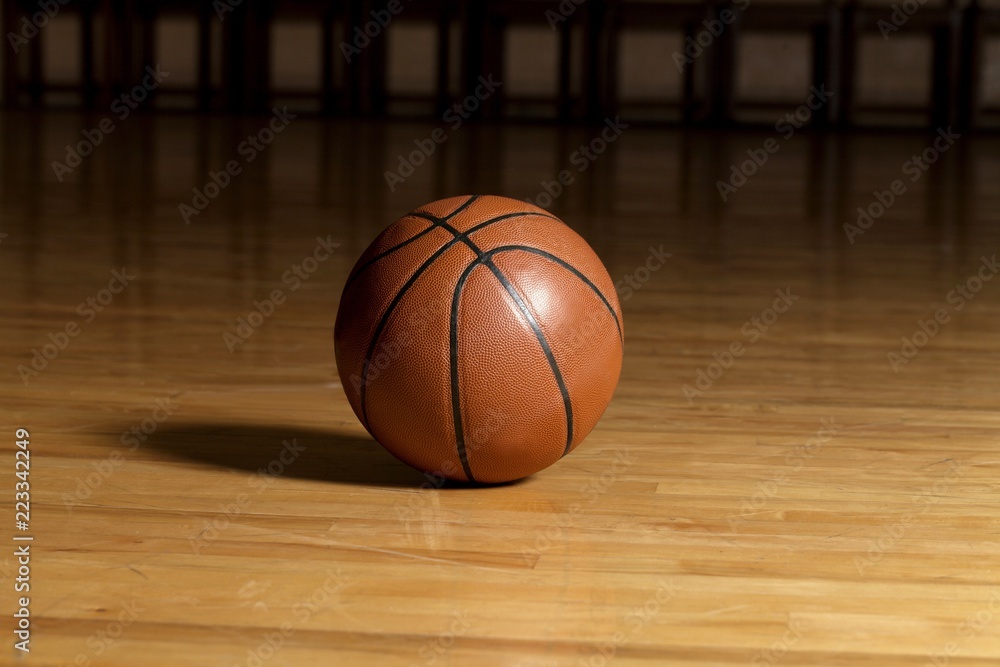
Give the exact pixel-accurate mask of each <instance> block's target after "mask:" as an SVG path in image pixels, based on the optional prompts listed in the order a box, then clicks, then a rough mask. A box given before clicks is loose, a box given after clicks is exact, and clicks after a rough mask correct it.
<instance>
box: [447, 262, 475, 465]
mask: <svg viewBox="0 0 1000 667" xmlns="http://www.w3.org/2000/svg"><path fill="white" fill-rule="evenodd" d="M481 257H482V255H480V256H479V257H477V258H476V259H474V260H472V262H471V263H470V264H469V265H468V266H467V267H465V270H464V271H463V272H462V275H461V276H459V278H458V283H457V284H456V285H455V293H454V294H453V295H452V297H451V321H450V323H449V339H448V340H449V346H450V355H449V359H450V361H449V363H450V371H451V414H452V419H453V420H454V423H455V446H456V448H457V449H458V460H459V461H461V462H462V470H464V471H465V476H466V477H467V478H468V480H469V481H470V482H475V481H476V478H475V477H473V475H472V467H471V466H470V465H469V453H468V452H467V451H466V449H465V429H464V428H463V427H462V399H461V395H460V393H459V392H460V389H459V384H458V306H459V303H460V300H461V296H462V289H464V288H465V281H466V280H467V279H468V277H469V274H470V273H472V270H473V269H474V268H476V267H477V266H479V265H480V258H481Z"/></svg>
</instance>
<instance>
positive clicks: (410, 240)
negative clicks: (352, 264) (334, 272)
mask: <svg viewBox="0 0 1000 667" xmlns="http://www.w3.org/2000/svg"><path fill="white" fill-rule="evenodd" d="M403 217H404V218H420V219H421V220H428V219H429V218H425V217H424V216H422V215H414V214H412V213H411V214H410V215H405V216H403ZM440 226H441V224H440V223H439V222H438V221H437V220H431V225H430V227H428V228H427V229H424V230H423V231H421V232H420V233H418V234H415V235H413V236H411V237H410V238H408V239H406V240H405V241H402V242H400V243H397V244H396V245H394V246H392V247H391V248H389V249H388V250H386V251H384V252H380V253H379V254H377V255H375V256H374V257H372V258H371V259H370V260H368V261H367V262H365V263H364V264H362V265H361V266H359V267H358V269H357V271H355V272H354V274H353V275H352V276H351V277H350V278H348V279H347V282H346V283H344V288H345V289H346V288H347V286H348V285H350V284H351V283H352V282H354V280H355V279H356V278H357V277H358V276H360V275H361V274H362V273H363V272H364V270H365V269H367V268H368V267H369V266H371V265H372V264H374V263H375V262H377V261H379V260H380V259H382V258H383V257H385V256H386V255H390V254H392V253H394V252H396V251H397V250H399V249H400V248H402V247H403V246H405V245H407V244H410V243H413V242H414V241H416V240H417V239H419V238H420V237H421V236H423V235H424V234H427V233H428V232H430V231H432V230H434V229H437V228H438V227H440Z"/></svg>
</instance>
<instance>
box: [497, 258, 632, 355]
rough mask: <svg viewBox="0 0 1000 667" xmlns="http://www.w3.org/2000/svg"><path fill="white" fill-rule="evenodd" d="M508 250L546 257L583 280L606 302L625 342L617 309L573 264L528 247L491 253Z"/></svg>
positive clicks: (619, 334)
mask: <svg viewBox="0 0 1000 667" xmlns="http://www.w3.org/2000/svg"><path fill="white" fill-rule="evenodd" d="M508 250H521V251H524V252H530V253H534V254H536V255H540V256H542V257H544V258H545V259H548V260H550V261H552V262H555V263H556V264H558V265H559V266H561V267H563V268H564V269H567V270H568V271H570V272H572V273H573V275H575V276H576V277H577V278H579V279H580V280H582V281H583V283H584V284H585V285H586V286H587V287H589V288H590V289H591V290H592V291H593V292H594V294H596V295H597V296H598V297H599V298H600V299H601V301H602V302H604V306H605V308H607V309H608V312H609V313H611V317H613V318H615V326H616V327H618V338H620V339H621V340H622V341H624V340H625V338H624V336H623V335H622V325H621V322H619V321H618V313H616V312H615V309H614V308H613V307H612V306H611V303H610V302H609V301H608V300H607V298H605V296H604V293H603V292H601V290H600V289H598V287H597V285H595V284H594V283H592V282H591V281H590V279H589V278H587V276H585V275H583V274H582V273H581V272H580V271H579V270H578V269H577V268H576V267H574V266H573V265H572V264H570V263H569V262H567V261H566V260H564V259H560V258H559V257H556V256H555V255H553V254H552V253H550V252H546V251H544V250H541V249H539V248H533V247H532V246H527V245H507V246H500V247H499V248H494V249H493V250H492V251H491V253H492V254H495V253H498V252H504V251H508Z"/></svg>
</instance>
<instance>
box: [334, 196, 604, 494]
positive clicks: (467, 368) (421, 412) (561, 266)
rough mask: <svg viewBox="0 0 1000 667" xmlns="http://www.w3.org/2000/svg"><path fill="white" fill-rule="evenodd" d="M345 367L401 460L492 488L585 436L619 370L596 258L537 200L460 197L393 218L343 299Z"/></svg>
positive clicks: (356, 400)
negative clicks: (488, 485)
mask: <svg viewBox="0 0 1000 667" xmlns="http://www.w3.org/2000/svg"><path fill="white" fill-rule="evenodd" d="M334 340H335V344H336V355H337V367H338V370H339V372H340V379H341V381H342V382H343V385H344V390H345V391H346V392H347V398H348V400H349V401H350V403H351V407H352V408H354V412H355V414H357V416H358V418H359V419H360V420H361V423H362V424H364V426H365V428H366V429H368V432H369V433H371V435H372V437H374V438H375V439H376V440H378V441H379V442H380V443H382V445H383V446H384V447H385V448H386V449H387V450H389V452H391V453H392V454H393V455H395V456H396V457H397V458H399V459H401V460H402V461H404V462H405V463H408V464H409V465H411V466H413V467H414V468H417V469H419V470H422V471H424V472H425V473H428V474H431V475H435V476H437V477H446V478H449V479H455V480H463V481H470V482H483V483H496V482H506V481H510V480H515V479H520V478H521V477H526V476H528V475H531V474H532V473H535V472H538V471H539V470H541V469H543V468H546V467H548V466H550V465H552V464H553V463H555V462H556V461H558V460H559V459H560V458H561V457H563V456H565V455H566V454H568V453H569V452H571V451H572V450H573V448H574V447H576V446H577V445H578V444H579V443H580V441H581V440H583V439H584V438H585V437H586V436H587V434H588V433H590V430H591V429H592V428H594V425H595V424H596V423H597V421H598V420H599V419H600V418H601V415H602V414H603V413H604V409H605V408H606V407H607V405H608V402H609V401H610V400H611V395H612V394H613V393H614V390H615V386H616V385H617V384H618V376H619V373H620V372H621V365H622V346H623V343H624V338H623V329H622V315H621V307H620V305H619V304H618V297H617V295H616V294H615V288H614V284H613V283H612V281H611V278H610V277H609V276H608V272H607V271H606V270H605V268H604V265H603V264H601V260H600V259H598V258H597V255H596V254H594V251H593V250H592V249H591V248H590V246H589V245H587V242H586V241H584V240H583V239H582V238H581V237H580V236H579V235H578V234H576V232H574V231H573V230H571V229H570V228H569V227H567V226H566V224H565V223H563V222H562V221H561V220H559V219H558V218H556V217H555V216H553V215H551V214H550V213H548V212H547V211H545V210H544V209H541V208H538V207H537V206H532V205H531V204H527V203H525V202H522V201H518V200H516V199H508V198H506V197H493V196H471V197H470V196H463V197H452V198H451V199H442V200H441V201H436V202H434V203H432V204H427V205H426V206H423V207H421V208H419V209H417V210H416V211H413V212H412V213H408V214H407V215H404V216H403V217H402V218H400V219H399V220H397V221H396V222H394V223H393V224H392V225H390V226H389V227H388V228H387V229H386V230H385V231H383V232H382V233H381V234H380V235H379V236H378V238H376V239H375V240H374V241H373V242H372V244H371V245H370V246H368V249H367V250H365V252H364V253H363V254H362V255H361V258H360V259H359V260H358V262H357V264H355V265H354V269H353V270H352V271H351V274H350V276H349V277H348V279H347V284H346V285H345V287H344V293H343V296H342V297H341V300H340V309H339V311H338V313H337V323H336V328H335V331H334Z"/></svg>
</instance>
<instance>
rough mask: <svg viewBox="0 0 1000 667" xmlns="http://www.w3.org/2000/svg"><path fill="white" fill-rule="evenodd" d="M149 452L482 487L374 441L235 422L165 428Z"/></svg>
mask: <svg viewBox="0 0 1000 667" xmlns="http://www.w3.org/2000/svg"><path fill="white" fill-rule="evenodd" d="M143 447H149V448H150V449H156V450H158V451H161V452H163V453H165V454H167V455H169V456H170V457H172V458H177V459H186V460H189V461H196V462H199V463H204V464H208V465H213V466H218V467H223V468H229V469H233V470H245V471H247V472H252V473H257V472H261V473H263V474H269V475H274V476H277V477H288V478H293V479H311V480H317V481H323V482H333V483H341V484H363V485H367V486H392V487H414V488H416V487H419V486H420V485H421V484H425V483H430V484H433V485H434V486H436V487H440V488H442V489H458V488H481V487H482V486H501V485H481V484H468V483H464V482H453V481H449V480H444V481H443V483H442V480H441V479H440V478H437V479H435V478H433V477H431V476H428V475H424V474H423V473H421V472H420V471H418V470H415V469H413V468H411V467H410V466H408V465H406V464H405V463H403V462H402V461H400V460H398V459H397V458H396V457H394V456H392V454H390V453H389V452H387V451H386V450H385V449H384V448H383V447H382V446H381V445H379V444H378V443H377V442H376V441H375V440H374V439H372V438H371V437H368V436H359V435H354V434H343V433H337V432H335V431H320V430H316V429H304V428H301V427H283V426H256V425H250V424H234V423H205V422H198V423H184V424H175V423H172V424H163V425H161V426H160V428H159V429H158V430H157V431H156V432H155V433H153V434H152V435H150V436H148V439H147V440H146V442H145V443H143Z"/></svg>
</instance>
